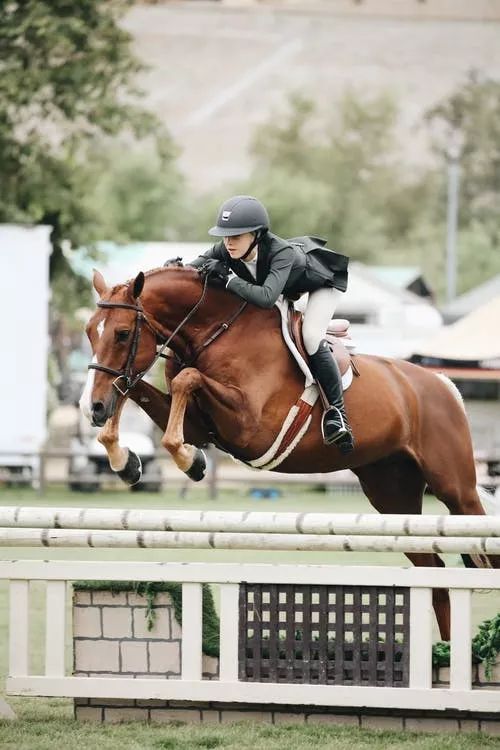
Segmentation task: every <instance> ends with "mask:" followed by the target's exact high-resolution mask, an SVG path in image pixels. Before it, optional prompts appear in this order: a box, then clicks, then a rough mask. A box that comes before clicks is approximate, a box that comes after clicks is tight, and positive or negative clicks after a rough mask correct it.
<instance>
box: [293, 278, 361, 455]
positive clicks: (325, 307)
mask: <svg viewBox="0 0 500 750" xmlns="http://www.w3.org/2000/svg"><path fill="white" fill-rule="evenodd" d="M340 295H341V292H339V291H338V290H337V289H332V288H324V289H318V290H316V291H315V292H311V293H310V294H309V300H308V303H307V307H306V310H305V313H304V325H303V328H302V335H303V338H304V345H305V347H306V351H307V354H308V355H309V363H310V365H311V370H312V373H313V375H314V377H315V378H316V379H317V381H318V382H319V384H320V386H321V388H322V389H323V392H324V393H325V396H326V398H327V400H328V402H329V404H330V408H329V409H327V411H325V413H324V414H323V421H322V430H323V440H324V442H325V443H326V444H327V445H330V444H331V443H338V444H339V447H340V448H341V449H342V450H343V451H344V452H348V451H350V450H352V449H353V444H354V443H353V438H352V433H351V429H350V427H349V423H348V421H347V417H346V414H345V410H344V395H343V389H342V376H341V374H340V371H339V368H338V365H337V362H336V361H335V359H334V358H333V357H332V355H331V352H330V347H329V346H328V343H327V341H326V340H325V339H324V336H325V333H326V329H327V327H328V323H329V322H330V320H331V318H332V316H333V313H334V311H335V308H336V306H337V303H338V300H339V298H340Z"/></svg>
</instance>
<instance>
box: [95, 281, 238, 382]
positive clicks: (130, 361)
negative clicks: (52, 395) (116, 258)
mask: <svg viewBox="0 0 500 750" xmlns="http://www.w3.org/2000/svg"><path fill="white" fill-rule="evenodd" d="M207 285H208V275H206V276H205V278H204V281H203V290H202V292H201V297H200V299H199V300H198V301H197V302H196V303H195V305H194V306H193V307H192V308H191V310H190V311H189V312H188V314H187V315H186V316H185V317H184V318H183V319H182V320H181V322H180V323H179V325H178V326H177V327H176V328H175V330H174V331H173V332H172V333H171V334H170V336H169V337H168V338H165V336H164V335H163V334H162V333H160V332H159V331H158V330H157V329H156V328H155V327H154V326H153V325H152V323H151V322H150V321H149V320H148V318H147V317H146V314H145V312H144V308H143V307H142V305H141V304H140V303H139V302H138V304H137V305H131V304H129V303H127V302H102V301H99V302H98V303H97V307H102V308H106V309H107V308H118V309H122V310H134V311H135V314H136V315H135V324H134V333H133V335H132V342H131V344H130V349H129V351H128V355H127V361H126V363H125V367H124V368H123V369H122V370H116V369H114V368H113V367H107V366H106V365H99V364H97V363H94V362H91V363H90V364H89V365H88V369H89V370H99V371H100V372H106V373H108V374H109V375H115V376H116V378H115V380H114V381H113V386H114V388H116V390H117V391H118V392H119V393H120V394H121V395H122V396H126V395H127V394H128V393H129V391H131V390H132V388H134V386H136V385H137V383H138V382H139V380H142V378H143V377H144V376H145V375H147V373H148V372H149V371H150V370H151V368H152V367H153V366H154V365H155V363H156V362H157V361H158V360H159V359H160V357H164V358H165V357H166V355H165V354H164V351H165V349H167V348H168V347H169V345H170V343H171V341H172V340H173V339H174V338H175V336H177V334H178V333H179V331H180V330H181V328H182V327H183V326H184V325H185V324H186V323H187V322H188V321H189V320H190V318H192V316H193V315H194V314H195V312H196V311H197V310H198V308H199V307H200V306H201V304H202V303H203V300H204V299H205V296H206V292H207ZM246 305H247V303H246V302H243V304H242V305H241V306H240V307H239V308H238V310H237V311H236V313H235V314H233V315H232V316H231V317H230V318H229V320H227V321H225V322H224V323H222V324H221V325H220V326H219V327H218V329H217V330H216V331H215V332H214V333H213V334H212V335H211V336H210V337H209V338H208V339H207V340H206V341H205V342H204V343H203V344H202V345H201V346H199V347H198V348H197V349H196V351H195V353H194V355H193V356H192V357H191V360H190V363H189V364H192V363H193V362H194V360H195V359H196V358H197V357H198V355H199V354H200V353H201V352H202V351H203V349H205V348H206V347H207V346H209V345H210V344H211V343H212V342H213V341H215V339H216V338H218V337H219V336H220V334H221V333H224V331H227V330H228V328H230V326H231V325H232V324H233V323H234V321H235V320H236V318H237V317H238V316H239V315H240V313H242V312H243V310H244V309H245V307H246ZM143 323H145V324H146V325H147V326H148V328H149V329H150V330H151V331H152V332H153V333H154V335H155V337H156V338H157V339H160V341H161V342H162V343H161V347H160V349H158V351H157V352H156V355H155V356H154V358H153V360H152V361H151V362H150V364H149V365H148V366H147V367H146V369H144V370H142V371H141V372H138V373H136V374H135V375H133V367H134V362H135V357H136V354H137V347H138V345H139V338H140V335H141V328H142V325H143ZM186 364H187V363H184V362H181V366H183V367H184V366H186ZM120 380H123V381H124V383H125V388H124V389H123V388H121V387H120V386H119V385H118V383H119V381H120Z"/></svg>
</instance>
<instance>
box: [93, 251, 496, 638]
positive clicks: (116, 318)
mask: <svg viewBox="0 0 500 750" xmlns="http://www.w3.org/2000/svg"><path fill="white" fill-rule="evenodd" d="M93 283H94V287H95V289H96V291H97V293H98V294H99V296H100V301H99V302H98V308H97V311H96V312H95V313H94V315H93V316H92V318H91V319H90V321H89V323H88V325H87V334H88V336H89V339H90V342H91V345H92V349H93V354H94V359H93V362H92V364H91V365H90V372H89V379H88V381H87V386H86V389H85V391H84V394H83V396H82V402H81V403H82V408H83V410H84V411H86V413H87V416H89V417H90V418H91V419H92V421H93V423H94V424H96V425H98V426H101V427H103V430H102V431H101V433H100V436H99V439H100V441H101V442H102V444H103V445H104V446H105V447H106V449H107V451H108V455H109V459H110V464H111V466H112V468H113V469H114V470H115V471H117V472H118V473H119V474H120V475H121V476H122V478H123V479H125V481H128V482H129V483H131V484H132V483H134V482H136V481H137V480H138V478H139V476H140V466H139V464H138V459H137V457H136V456H135V455H134V454H133V453H132V452H130V451H128V449H126V448H121V447H120V445H119V442H118V425H119V418H120V411H121V408H122V406H123V403H124V402H125V400H126V398H127V397H129V396H130V397H131V398H132V399H133V400H134V401H136V403H138V404H139V405H140V406H141V407H142V408H143V409H144V410H145V411H146V412H147V413H148V414H149V415H150V416H151V418H152V419H153V420H154V421H155V422H156V424H158V425H159V426H160V427H161V429H162V430H164V435H163V438H162V444H163V446H164V447H165V448H166V449H167V450H168V451H169V453H171V455H172V457H173V459H174V461H175V462H176V464H177V466H178V467H179V468H180V469H181V470H182V471H184V472H186V473H187V474H188V476H190V477H191V478H193V479H201V478H202V477H203V474H204V469H205V462H204V454H203V453H202V451H201V450H200V446H203V445H206V444H207V443H215V444H216V445H217V446H218V447H220V448H222V449H223V450H225V451H226V452H228V453H230V454H231V455H233V456H235V457H237V458H238V459H241V460H243V461H250V460H251V459H254V458H256V457H259V456H262V455H263V454H265V453H266V451H267V450H268V448H269V446H271V445H272V444H273V442H274V440H275V438H276V435H277V434H278V432H279V431H280V428H281V426H282V424H283V421H284V420H285V417H286V416H287V414H288V412H289V410H290V407H291V406H292V405H293V404H294V403H295V402H296V400H297V398H298V397H299V396H300V394H301V393H302V391H303V389H304V377H303V375H302V373H301V372H300V370H299V367H298V365H297V364H296V362H295V361H294V360H293V359H292V357H291V355H290V352H289V351H288V349H287V347H286V345H285V344H284V342H283V338H282V335H281V322H280V314H279V311H278V310H277V309H276V308H273V309H269V310H264V309H260V308H257V307H255V306H253V305H250V304H248V305H245V304H244V303H243V305H242V300H241V299H240V298H238V297H236V296H234V295H233V294H231V293H230V292H227V291H225V290H221V289H217V288H212V287H210V286H207V283H206V281H205V283H203V281H202V279H201V278H200V275H199V273H198V272H197V271H196V270H195V269H193V268H190V267H189V266H187V267H180V268H178V267H175V268H174V267H167V268H160V269H155V270H153V271H149V272H148V273H147V274H146V275H144V274H143V273H140V274H139V275H138V276H137V277H136V278H135V279H134V280H132V281H130V282H128V283H126V284H122V285H118V286H115V287H113V288H108V287H107V286H106V283H105V281H104V279H103V277H102V275H101V274H100V273H99V272H98V271H96V272H95V273H94V280H93ZM219 334H220V335H219ZM158 342H161V343H163V348H165V346H166V345H167V344H168V347H169V348H170V349H171V350H173V352H175V355H176V359H177V361H178V362H180V363H181V365H180V366H179V365H177V366H175V365H172V363H170V364H169V365H168V366H167V379H168V380H170V382H169V389H170V397H167V396H165V394H163V393H161V392H160V391H159V390H157V389H156V388H154V387H153V386H152V385H150V384H148V383H147V382H145V381H144V380H142V376H143V375H144V374H145V371H147V370H148V369H149V367H150V366H151V364H152V363H153V362H154V360H155V358H156V356H157V343H158ZM356 365H357V370H358V371H359V375H360V377H356V378H354V380H353V382H352V384H351V386H350V387H349V389H348V390H347V391H346V392H345V404H346V410H347V414H348V417H349V421H350V423H351V426H352V431H353V434H354V439H355V449H354V451H353V452H352V453H348V454H343V453H341V452H340V451H339V450H338V449H337V448H336V447H335V446H326V445H324V444H323V441H322V436H321V428H320V422H321V413H322V406H321V404H319V403H317V404H316V405H315V407H314V410H313V413H312V417H313V418H312V422H311V424H310V426H309V429H308V430H307V432H306V434H305V435H304V437H303V438H302V440H301V442H300V443H299V444H298V445H297V446H296V447H295V449H294V450H293V452H292V454H291V455H290V456H289V457H288V458H286V459H285V460H284V461H283V463H281V464H280V466H279V468H278V469H277V470H278V471H283V472H289V473H297V472H300V473H303V472H306V473H308V472H310V473H313V472H314V473H315V472H331V471H336V470H337V469H346V468H347V469H351V470H352V471H353V472H354V473H355V474H356V475H357V477H358V478H359V481H360V483H361V487H362V489H363V491H364V493H365V494H366V496H367V497H368V499H369V500H370V502H371V503H372V505H373V506H374V507H375V508H376V509H377V510H378V511H379V512H381V513H421V512H422V498H423V494H424V489H425V487H426V485H428V486H429V487H430V489H431V490H432V492H433V493H434V495H435V496H436V497H437V498H439V499H440V500H441V501H442V502H443V503H444V504H445V505H446V507H447V508H448V510H449V512H450V513H453V514H483V513H484V510H483V507H482V505H481V502H480V499H479V495H478V490H477V488H476V473H475V465H474V458H473V452H472V443H471V437H470V433H469V427H468V423H467V418H466V414H465V410H464V407H463V403H462V401H461V398H460V395H459V393H458V391H457V390H456V389H455V386H454V385H453V384H452V383H451V381H448V380H447V379H443V378H441V377H438V376H437V375H435V374H434V373H432V372H430V371H427V370H425V369H423V368H421V367H419V366H417V365H413V364H410V363H408V362H405V361H400V360H393V359H387V358H384V357H376V356H364V355H356ZM185 436H187V440H188V442H186V437H185ZM407 557H408V558H409V559H410V560H411V561H412V562H413V563H414V564H415V565H424V566H436V567H439V566H443V565H444V563H443V561H442V560H441V558H440V557H439V556H438V555H437V554H428V553H427V554H423V553H422V554H420V553H412V554H408V555H407ZM484 562H485V563H487V561H486V560H484ZM499 562H500V561H499V559H498V557H497V559H494V558H491V563H492V564H494V565H495V566H498V564H499ZM433 604H434V609H435V612H436V616H437V620H438V624H439V628H440V631H441V636H442V637H443V638H445V639H448V638H449V628H450V624H449V600H448V595H447V592H446V591H443V590H439V589H435V590H434V592H433Z"/></svg>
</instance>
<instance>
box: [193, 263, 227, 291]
mask: <svg viewBox="0 0 500 750" xmlns="http://www.w3.org/2000/svg"><path fill="white" fill-rule="evenodd" d="M199 271H200V273H201V274H202V275H203V276H208V281H209V283H210V284H211V286H220V287H225V286H226V283H227V279H228V276H229V274H230V273H231V269H230V268H229V267H228V266H227V265H226V264H225V263H223V262H222V261H221V260H217V259H216V258H208V259H207V260H206V261H205V263H204V264H203V265H202V266H200V269H199Z"/></svg>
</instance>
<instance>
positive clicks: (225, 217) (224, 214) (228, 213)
mask: <svg viewBox="0 0 500 750" xmlns="http://www.w3.org/2000/svg"><path fill="white" fill-rule="evenodd" d="M230 216H231V211H223V212H222V221H229V217H230Z"/></svg>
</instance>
